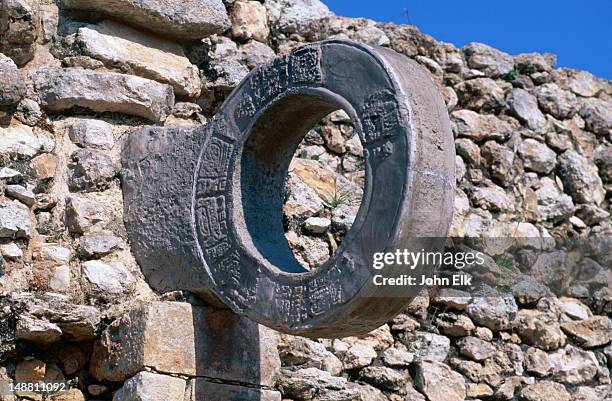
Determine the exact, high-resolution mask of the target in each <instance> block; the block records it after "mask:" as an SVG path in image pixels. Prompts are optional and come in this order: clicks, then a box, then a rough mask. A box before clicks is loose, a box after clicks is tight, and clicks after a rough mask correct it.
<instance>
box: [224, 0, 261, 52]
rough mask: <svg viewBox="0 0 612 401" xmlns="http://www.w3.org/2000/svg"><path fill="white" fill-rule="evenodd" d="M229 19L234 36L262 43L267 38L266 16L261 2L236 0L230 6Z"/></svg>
mask: <svg viewBox="0 0 612 401" xmlns="http://www.w3.org/2000/svg"><path fill="white" fill-rule="evenodd" d="M230 20H231V22H232V35H233V36H234V37H236V38H239V39H243V40H249V39H255V40H257V41H259V42H264V43H265V42H266V40H267V39H268V34H269V28H268V16H267V14H266V8H265V7H264V5H263V4H261V3H259V2H257V1H237V2H235V3H234V5H233V6H232V12H231V14H230Z"/></svg>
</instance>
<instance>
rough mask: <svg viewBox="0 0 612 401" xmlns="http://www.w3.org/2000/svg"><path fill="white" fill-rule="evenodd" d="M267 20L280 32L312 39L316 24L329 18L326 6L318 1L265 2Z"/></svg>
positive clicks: (279, 0) (276, 0)
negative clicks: (276, 26)
mask: <svg viewBox="0 0 612 401" xmlns="http://www.w3.org/2000/svg"><path fill="white" fill-rule="evenodd" d="M265 6H266V8H267V10H268V18H269V19H270V20H271V21H272V22H274V23H275V24H277V25H278V28H279V29H280V30H281V31H282V32H286V33H298V34H301V35H305V36H307V37H313V36H315V35H316V34H317V33H318V32H317V31H318V29H317V28H318V24H319V22H320V21H322V20H325V19H326V18H329V17H330V16H331V13H330V11H329V9H328V8H327V6H326V5H325V4H323V3H322V2H321V1H319V0H298V1H290V0H274V1H267V2H265Z"/></svg>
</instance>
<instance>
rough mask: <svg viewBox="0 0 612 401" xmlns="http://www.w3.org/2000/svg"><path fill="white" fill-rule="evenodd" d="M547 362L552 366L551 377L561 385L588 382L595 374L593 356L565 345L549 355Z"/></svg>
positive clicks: (595, 363) (595, 360) (595, 368)
mask: <svg viewBox="0 0 612 401" xmlns="http://www.w3.org/2000/svg"><path fill="white" fill-rule="evenodd" d="M548 360H549V362H550V364H551V366H552V368H551V374H552V377H553V378H554V379H555V380H557V381H560V382H562V383H567V384H580V383H584V382H588V381H589V380H591V379H593V378H594V377H595V375H596V374H597V367H598V363H597V359H596V358H595V354H593V353H592V352H590V351H584V350H581V349H580V348H576V347H574V346H572V345H566V346H565V348H562V349H560V350H558V351H556V352H554V353H552V354H549V357H548Z"/></svg>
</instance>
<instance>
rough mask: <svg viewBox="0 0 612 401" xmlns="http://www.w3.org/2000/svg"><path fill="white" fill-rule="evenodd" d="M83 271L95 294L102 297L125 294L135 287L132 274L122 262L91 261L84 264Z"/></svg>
mask: <svg viewBox="0 0 612 401" xmlns="http://www.w3.org/2000/svg"><path fill="white" fill-rule="evenodd" d="M82 270H83V276H84V277H85V278H86V279H87V281H88V282H89V283H90V284H91V285H92V290H93V292H94V293H96V294H98V295H101V296H108V295H110V296H113V295H119V294H124V293H127V292H129V291H130V290H131V289H132V287H133V286H134V281H135V280H134V278H133V276H132V274H131V273H130V272H129V270H127V269H126V267H125V266H124V265H123V264H122V263H120V262H113V263H110V264H106V263H102V262H100V261H97V260H90V261H87V262H85V263H83V269H82Z"/></svg>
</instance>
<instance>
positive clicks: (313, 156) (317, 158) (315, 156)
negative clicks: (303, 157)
mask: <svg viewBox="0 0 612 401" xmlns="http://www.w3.org/2000/svg"><path fill="white" fill-rule="evenodd" d="M310 159H312V160H319V155H312V156H311V157H310Z"/></svg>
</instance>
